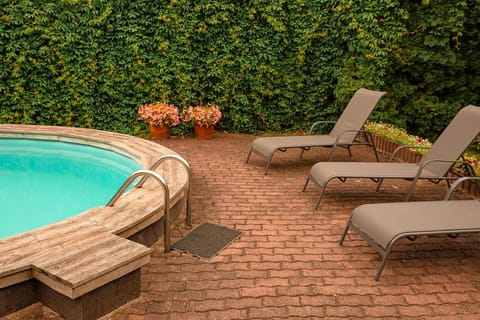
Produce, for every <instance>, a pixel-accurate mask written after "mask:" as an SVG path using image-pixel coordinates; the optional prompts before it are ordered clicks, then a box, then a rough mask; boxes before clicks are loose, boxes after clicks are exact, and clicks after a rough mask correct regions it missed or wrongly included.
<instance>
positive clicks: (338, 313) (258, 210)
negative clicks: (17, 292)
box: [6, 132, 480, 320]
mask: <svg viewBox="0 0 480 320" xmlns="http://www.w3.org/2000/svg"><path fill="white" fill-rule="evenodd" d="M254 138H255V137H254V136H251V135H241V134H228V133H222V132H217V133H216V134H215V136H214V138H213V139H212V140H206V141H199V140H195V139H193V138H190V137H187V138H172V139H169V140H167V141H162V142H161V144H162V145H164V146H165V147H167V148H170V149H172V150H174V151H176V152H177V153H178V154H180V155H181V156H182V157H184V158H185V159H186V160H187V161H188V162H189V163H190V165H191V167H192V171H193V181H192V192H193V194H192V215H193V225H194V226H196V225H199V224H200V223H203V222H211V223H217V224H220V225H223V226H227V227H231V228H235V229H237V230H241V231H243V232H244V235H243V236H242V237H241V238H240V239H239V240H237V241H236V242H234V243H233V244H231V245H230V246H229V247H228V248H226V249H225V250H224V251H222V252H221V253H220V254H219V255H218V256H216V257H215V258H214V259H212V260H210V261H204V260H200V259H198V258H194V257H192V256H189V255H187V254H183V253H179V252H176V251H172V252H170V253H164V252H163V243H161V242H159V243H157V244H155V245H154V246H152V249H153V252H152V257H151V259H150V262H149V263H148V264H147V265H145V266H144V267H143V268H142V272H141V277H142V287H141V296H140V297H139V298H138V299H136V300H133V301H132V302H130V303H129V304H128V305H125V306H123V307H121V308H120V309H117V310H116V311H114V312H112V313H110V314H108V315H106V316H105V317H103V319H111V320H156V319H166V320H170V319H175V320H176V319H205V320H211V319H212V320H213V319H318V318H328V319H355V318H357V319H393V318H397V319H399V318H401V319H478V318H480V303H479V302H480V290H479V289H480V272H479V271H480V246H479V245H478V244H479V241H480V236H478V235H468V236H460V237H458V238H457V239H450V238H447V237H431V238H421V239H419V240H417V241H416V242H410V241H408V240H405V241H401V242H400V243H399V245H397V246H396V247H395V248H394V251H393V252H392V254H391V255H390V258H389V261H388V262H387V264H386V267H385V269H384V271H383V274H382V277H381V279H380V281H378V282H377V281H375V280H374V276H375V272H376V270H377V267H378V266H379V263H380V256H379V255H378V254H377V253H376V252H375V251H374V250H373V249H372V248H371V247H370V246H368V245H367V244H366V242H364V241H362V240H361V238H359V237H358V236H356V235H349V236H347V239H346V242H345V244H344V246H339V244H338V241H339V239H340V236H341V233H342V231H343V228H344V227H345V224H346V221H347V219H348V217H349V215H350V213H351V212H352V210H353V209H354V208H355V207H356V206H358V205H360V204H362V203H375V202H376V203H378V202H392V201H403V197H404V195H405V193H406V191H407V189H408V183H407V182H405V181H396V180H389V181H385V182H384V185H383V189H382V191H381V192H380V193H376V192H375V184H374V183H372V182H371V181H370V180H363V179H354V180H352V181H348V182H347V183H346V184H342V183H340V182H332V183H331V185H330V186H329V189H327V192H326V194H325V197H324V200H323V202H322V205H321V206H320V208H319V209H318V210H314V206H315V202H316V200H317V197H318V189H317V188H315V187H314V186H313V184H311V185H310V186H309V188H308V189H307V191H306V192H301V189H302V186H303V183H304V181H305V178H306V176H307V173H308V170H309V168H310V167H311V166H312V165H313V164H314V163H315V162H316V161H318V160H319V159H325V158H326V157H327V155H328V150H326V149H316V150H311V151H309V152H307V153H306V155H305V160H299V159H298V155H299V151H297V150H291V151H288V152H287V153H278V154H276V155H275V156H274V158H273V162H272V167H271V169H270V172H269V175H267V176H265V175H264V174H263V172H264V164H265V162H264V159H261V158H259V157H258V156H255V155H252V158H251V160H250V163H249V164H245V159H246V156H247V152H248V148H249V144H250V142H251V141H252V140H253V139H254ZM335 159H336V160H342V159H343V160H348V161H352V162H354V161H365V160H372V161H373V159H374V157H373V154H371V153H370V150H366V149H364V147H358V149H353V157H349V156H348V155H347V152H346V151H341V152H340V153H339V156H338V157H336V158H335ZM352 165H354V164H353V163H352ZM445 191H446V186H445V185H444V184H440V185H434V184H431V183H429V182H426V181H421V182H420V183H419V185H418V188H417V189H416V192H415V193H414V195H413V199H412V200H440V199H442V198H443V196H444V194H445ZM457 196H458V197H466V198H468V197H469V196H468V195H465V194H459V195H457ZM188 231H189V229H188V228H186V227H185V225H184V224H183V221H182V220H181V219H179V220H177V223H176V225H175V226H174V227H173V228H172V241H175V240H176V239H179V238H180V237H182V236H183V235H185V234H186V233H187V232H188ZM6 319H60V317H59V316H58V315H56V314H55V313H53V312H52V311H51V310H49V309H47V308H45V307H43V306H41V305H39V304H36V305H34V306H31V307H29V308H27V309H26V310H24V311H22V313H21V314H16V315H12V316H7V317H6Z"/></svg>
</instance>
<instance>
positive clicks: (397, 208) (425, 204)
mask: <svg viewBox="0 0 480 320" xmlns="http://www.w3.org/2000/svg"><path fill="white" fill-rule="evenodd" d="M466 179H475V180H477V181H479V179H480V177H464V178H460V179H458V180H457V181H455V183H454V184H453V185H452V187H451V188H450V190H449V192H448V194H447V196H446V197H445V200H444V201H416V202H400V203H377V204H364V205H361V206H359V207H357V208H356V209H355V210H354V211H353V213H352V215H351V217H350V219H349V220H348V223H347V226H346V228H345V231H344V232H343V234H342V237H341V239H340V245H342V244H343V242H344V240H345V237H346V235H347V233H348V231H349V230H350V229H351V230H353V231H355V232H356V233H357V234H358V235H360V236H361V237H362V238H363V239H364V240H365V241H367V242H368V243H369V244H370V245H371V246H372V247H373V248H374V249H375V250H377V251H378V252H379V253H380V255H381V256H382V261H381V263H380V266H379V268H378V270H377V274H376V275H375V280H377V281H378V280H379V279H380V275H381V274H382V271H383V268H384V267H385V263H386V261H387V258H388V255H389V253H390V252H391V250H392V248H393V246H394V244H395V243H396V242H397V241H398V240H400V239H402V238H409V239H410V240H414V239H416V238H417V237H418V236H424V235H427V236H428V235H450V236H457V235H458V234H462V233H478V232H480V219H479V217H480V216H479V215H480V200H479V199H477V200H449V199H450V196H451V194H452V193H453V191H454V190H455V189H456V187H457V186H458V185H459V184H460V183H464V182H465V180H466ZM477 186H478V184H477ZM447 200H448V201H447Z"/></svg>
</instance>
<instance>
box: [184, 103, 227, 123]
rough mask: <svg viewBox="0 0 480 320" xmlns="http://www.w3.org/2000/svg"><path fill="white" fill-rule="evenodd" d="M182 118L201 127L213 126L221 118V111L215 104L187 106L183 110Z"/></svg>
mask: <svg viewBox="0 0 480 320" xmlns="http://www.w3.org/2000/svg"><path fill="white" fill-rule="evenodd" d="M182 118H183V121H185V122H193V123H194V124H196V125H199V126H202V127H206V128H208V127H210V126H214V125H216V124H217V123H218V121H220V119H221V118H222V113H221V112H220V109H219V108H218V106H216V105H212V104H207V105H206V106H195V107H192V106H190V107H188V108H186V109H184V110H183V112H182Z"/></svg>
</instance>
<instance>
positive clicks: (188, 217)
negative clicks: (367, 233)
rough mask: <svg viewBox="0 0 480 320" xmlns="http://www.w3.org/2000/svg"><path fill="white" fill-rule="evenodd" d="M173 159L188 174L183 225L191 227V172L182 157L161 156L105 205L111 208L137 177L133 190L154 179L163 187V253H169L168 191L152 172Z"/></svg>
mask: <svg viewBox="0 0 480 320" xmlns="http://www.w3.org/2000/svg"><path fill="white" fill-rule="evenodd" d="M169 159H174V160H178V161H180V163H181V164H182V165H183V166H184V167H185V168H186V169H187V173H188V182H187V192H186V194H187V197H186V198H187V200H186V218H185V224H186V225H188V226H191V225H192V214H191V203H190V200H191V188H190V184H191V178H192V170H191V168H190V165H189V164H188V163H187V161H185V159H183V158H182V157H180V156H178V155H175V154H167V155H163V156H161V157H160V158H159V159H158V160H157V161H155V163H154V164H153V165H152V166H151V167H150V169H149V170H138V171H135V172H134V173H132V174H131V175H130V176H129V177H128V178H127V180H125V182H124V183H123V184H122V186H121V187H120V188H119V189H118V191H117V192H116V193H115V195H114V196H113V197H112V198H111V199H110V201H108V203H107V204H106V206H107V207H113V205H114V204H115V203H116V202H117V200H118V199H119V198H120V196H121V195H122V194H123V193H124V192H125V190H127V188H128V186H130V184H131V183H132V182H133V181H134V180H135V179H136V178H138V177H142V178H141V179H140V180H139V181H138V183H137V184H135V186H134V187H135V188H141V187H142V186H143V184H144V183H145V181H146V180H147V179H148V178H149V177H154V178H155V179H156V180H157V181H158V182H160V184H161V185H162V187H163V191H164V192H163V193H164V206H163V211H164V213H163V216H164V223H163V235H164V251H165V252H168V251H170V189H169V188H168V185H167V182H166V181H165V179H164V178H163V177H162V176H161V175H159V174H158V173H156V172H155V171H154V170H155V169H156V168H158V166H159V165H160V164H161V163H162V162H163V161H165V160H169Z"/></svg>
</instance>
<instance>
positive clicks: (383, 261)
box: [375, 253, 388, 281]
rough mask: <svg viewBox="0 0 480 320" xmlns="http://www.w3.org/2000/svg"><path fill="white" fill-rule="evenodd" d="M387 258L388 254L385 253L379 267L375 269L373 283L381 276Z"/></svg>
mask: <svg viewBox="0 0 480 320" xmlns="http://www.w3.org/2000/svg"><path fill="white" fill-rule="evenodd" d="M387 256H388V253H385V255H384V256H383V258H382V262H381V263H380V266H379V267H378V269H377V274H376V275H375V281H378V280H379V279H380V276H381V275H382V271H383V268H384V267H385V264H386V263H387Z"/></svg>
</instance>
